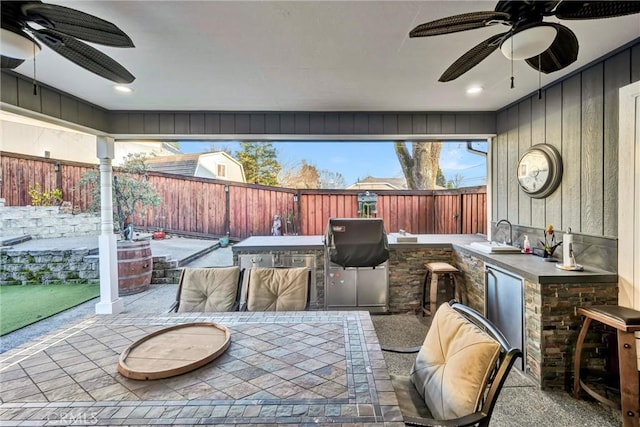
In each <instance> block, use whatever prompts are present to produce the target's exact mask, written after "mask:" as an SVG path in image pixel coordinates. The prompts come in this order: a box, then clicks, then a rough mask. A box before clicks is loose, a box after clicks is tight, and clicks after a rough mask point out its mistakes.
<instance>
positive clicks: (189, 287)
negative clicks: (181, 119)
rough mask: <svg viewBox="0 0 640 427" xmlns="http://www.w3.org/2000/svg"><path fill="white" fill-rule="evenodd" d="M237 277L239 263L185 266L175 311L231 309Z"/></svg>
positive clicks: (238, 275)
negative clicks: (196, 266)
mask: <svg viewBox="0 0 640 427" xmlns="http://www.w3.org/2000/svg"><path fill="white" fill-rule="evenodd" d="M239 279H240V267H216V268H185V269H184V271H183V272H182V276H181V277H180V286H181V291H180V305H179V306H178V313H184V312H193V311H196V312H212V311H233V310H234V308H235V307H234V306H235V303H236V300H237V294H238V280H239Z"/></svg>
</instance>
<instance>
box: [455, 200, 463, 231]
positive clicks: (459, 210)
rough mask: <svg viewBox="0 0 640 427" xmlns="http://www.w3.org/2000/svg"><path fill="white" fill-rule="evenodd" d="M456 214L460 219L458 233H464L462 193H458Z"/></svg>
mask: <svg viewBox="0 0 640 427" xmlns="http://www.w3.org/2000/svg"><path fill="white" fill-rule="evenodd" d="M456 216H457V219H458V221H457V222H458V224H457V226H458V234H462V194H458V212H457V213H456Z"/></svg>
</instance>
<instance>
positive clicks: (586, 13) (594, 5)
mask: <svg viewBox="0 0 640 427" xmlns="http://www.w3.org/2000/svg"><path fill="white" fill-rule="evenodd" d="M634 13H640V2H637V1H563V2H561V3H560V4H559V5H558V7H557V8H556V12H555V15H556V16H557V17H558V18H560V19H599V18H613V17H615V16H624V15H632V14H634Z"/></svg>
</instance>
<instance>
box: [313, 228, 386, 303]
mask: <svg viewBox="0 0 640 427" xmlns="http://www.w3.org/2000/svg"><path fill="white" fill-rule="evenodd" d="M324 244H325V269H324V271H325V287H324V289H325V297H324V298H325V299H324V301H325V309H326V310H354V309H355V310H360V309H362V310H368V311H370V312H387V311H389V268H388V267H389V261H388V260H389V243H388V241H387V235H386V233H385V231H384V224H383V222H382V219H379V218H330V219H329V222H328V223H327V231H326V234H325V236H324Z"/></svg>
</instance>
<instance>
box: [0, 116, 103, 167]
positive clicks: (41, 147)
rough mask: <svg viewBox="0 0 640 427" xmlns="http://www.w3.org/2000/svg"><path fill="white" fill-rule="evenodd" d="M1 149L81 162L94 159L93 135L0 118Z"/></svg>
mask: <svg viewBox="0 0 640 427" xmlns="http://www.w3.org/2000/svg"><path fill="white" fill-rule="evenodd" d="M0 127H1V128H2V129H1V135H2V138H1V139H2V142H1V146H0V150H1V151H7V152H10V153H20V154H27V155H30V156H39V157H44V156H45V151H48V152H49V153H50V157H51V158H52V159H60V160H63V159H64V160H69V161H74V162H82V163H98V159H97V157H96V137H95V136H93V135H87V134H82V133H78V132H69V131H63V130H59V129H50V128H46V127H40V126H33V125H29V124H24V123H16V122H11V121H7V120H0Z"/></svg>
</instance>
